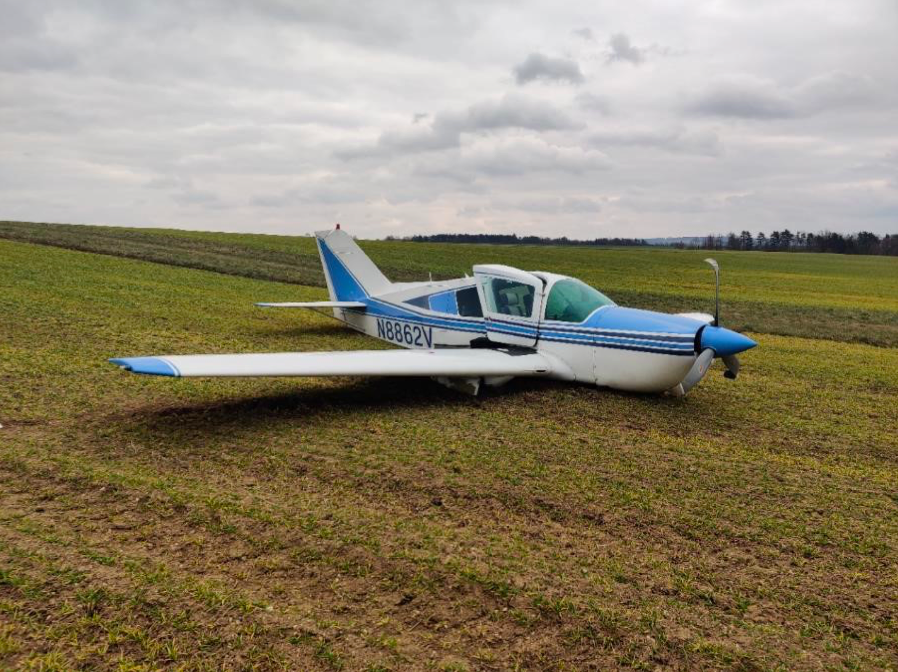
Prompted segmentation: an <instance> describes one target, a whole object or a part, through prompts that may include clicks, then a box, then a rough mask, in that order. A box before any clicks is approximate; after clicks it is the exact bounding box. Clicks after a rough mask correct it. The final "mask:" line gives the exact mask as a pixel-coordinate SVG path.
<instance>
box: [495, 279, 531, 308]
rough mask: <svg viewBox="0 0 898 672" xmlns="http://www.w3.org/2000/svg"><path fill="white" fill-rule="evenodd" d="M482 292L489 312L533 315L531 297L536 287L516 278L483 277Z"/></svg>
mask: <svg viewBox="0 0 898 672" xmlns="http://www.w3.org/2000/svg"><path fill="white" fill-rule="evenodd" d="M483 294H484V296H486V302H487V305H488V306H489V309H490V311H491V312H494V313H500V314H502V315H514V316H515V317H530V316H531V315H533V297H534V295H535V294H536V288H535V287H534V286H533V285H528V284H527V283H524V282H518V281H516V280H504V279H503V278H485V279H484V280H483Z"/></svg>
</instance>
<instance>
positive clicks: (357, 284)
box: [315, 224, 393, 301]
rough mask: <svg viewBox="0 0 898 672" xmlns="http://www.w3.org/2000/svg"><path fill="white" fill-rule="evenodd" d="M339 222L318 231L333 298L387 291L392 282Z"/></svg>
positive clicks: (357, 298)
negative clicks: (327, 229) (340, 226)
mask: <svg viewBox="0 0 898 672" xmlns="http://www.w3.org/2000/svg"><path fill="white" fill-rule="evenodd" d="M337 226H338V228H336V229H332V230H330V231H316V232H315V239H316V242H317V243H318V254H320V255H321V265H322V266H323V267H324V277H325V278H326V279H327V291H328V293H329V294H330V298H331V301H362V300H363V299H366V298H368V297H369V296H370V295H372V294H380V293H382V292H385V291H387V290H388V289H389V288H390V286H391V285H392V284H393V283H391V282H390V281H389V280H388V279H387V277H386V276H385V275H384V274H383V273H381V272H380V269H378V268H377V266H375V265H374V262H373V261H371V259H369V258H368V255H366V254H365V253H364V252H363V251H362V248H360V247H359V246H358V245H357V244H356V242H355V241H354V240H353V239H352V237H351V236H350V235H348V234H347V233H346V232H345V231H342V230H341V229H340V228H339V224H338V225H337Z"/></svg>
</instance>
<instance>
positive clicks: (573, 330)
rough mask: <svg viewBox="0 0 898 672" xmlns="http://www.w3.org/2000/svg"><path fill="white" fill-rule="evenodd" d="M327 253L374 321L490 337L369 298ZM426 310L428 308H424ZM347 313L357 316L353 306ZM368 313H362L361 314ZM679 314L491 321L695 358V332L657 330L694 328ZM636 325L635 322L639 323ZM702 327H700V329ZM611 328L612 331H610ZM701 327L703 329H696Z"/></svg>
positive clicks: (625, 311) (457, 322)
mask: <svg viewBox="0 0 898 672" xmlns="http://www.w3.org/2000/svg"><path fill="white" fill-rule="evenodd" d="M318 242H319V244H320V245H321V249H322V256H323V257H324V259H325V263H326V264H327V267H328V273H329V274H330V276H331V282H332V283H333V285H334V293H335V294H336V295H337V299H338V300H340V301H363V302H364V303H365V304H366V305H367V308H366V310H365V313H363V314H365V315H368V316H372V317H388V318H390V319H393V320H397V321H401V322H408V323H411V324H419V325H422V326H428V327H437V328H440V329H446V330H449V331H459V332H463V333H477V334H486V324H485V321H484V320H483V319H464V318H455V317H452V316H449V315H440V316H435V315H430V314H426V313H423V312H420V310H417V309H415V308H414V307H412V306H409V304H403V305H401V306H400V305H397V304H395V303H391V302H389V301H384V300H383V299H378V298H374V297H371V296H369V295H368V294H367V292H366V291H365V289H364V287H363V286H362V284H361V283H360V282H359V281H358V279H356V277H355V276H354V275H353V274H352V272H351V271H350V270H349V269H348V268H347V267H346V266H345V265H344V264H343V262H342V261H341V260H340V259H339V258H338V257H337V256H336V255H335V254H334V253H333V252H332V251H331V250H330V248H329V247H328V246H327V244H326V243H325V242H324V241H323V240H322V239H320V238H319V239H318ZM421 310H423V309H421ZM612 310H613V311H622V312H621V313H619V314H618V315H614V316H613V319H610V320H605V319H600V318H601V316H602V314H603V313H604V314H607V313H609V312H611V311H612ZM346 311H347V312H355V311H353V310H352V309H351V308H349V309H346ZM357 314H362V313H357ZM624 317H632V318H637V319H635V320H634V321H626V322H627V325H626V326H627V327H628V328H622V327H624V324H623V323H624V322H625V320H624V319H622V318H624ZM668 317H670V318H675V316H668V315H660V314H655V313H650V312H649V311H640V310H635V309H629V308H619V307H618V306H613V307H608V310H597V311H596V312H595V313H593V315H591V316H590V317H589V318H588V319H587V320H586V322H584V323H581V324H579V325H567V324H559V323H557V322H544V323H542V325H540V327H539V328H538V329H537V327H531V326H528V325H525V324H520V323H517V322H510V321H506V320H496V319H493V320H491V327H492V329H493V330H495V331H499V332H501V333H506V334H509V335H513V336H532V337H533V338H537V336H538V337H539V338H541V339H543V340H546V341H553V342H557V343H570V344H573V345H585V346H590V347H601V348H614V349H621V350H635V351H639V352H656V353H660V354H671V355H690V356H691V355H693V354H694V350H693V339H694V334H684V333H682V331H680V333H676V332H672V331H670V330H664V331H661V330H658V331H656V330H654V329H651V327H652V326H654V327H658V326H662V325H663V326H666V327H668V329H670V328H672V327H677V328H678V329H682V330H685V329H684V327H686V328H688V326H692V325H691V322H692V321H688V322H685V323H684V321H683V319H682V318H680V319H672V320H670V321H667V319H666V318H668ZM598 321H601V322H602V327H605V328H601V327H598V326H597V325H596V326H593V325H592V323H593V322H598ZM634 322H635V323H634ZM699 326H700V325H699ZM609 327H610V328H609ZM696 328H697V327H696Z"/></svg>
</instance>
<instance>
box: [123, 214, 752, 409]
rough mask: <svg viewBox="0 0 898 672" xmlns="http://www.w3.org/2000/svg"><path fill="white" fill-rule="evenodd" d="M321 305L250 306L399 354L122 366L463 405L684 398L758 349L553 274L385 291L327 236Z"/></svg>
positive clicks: (479, 275) (342, 243)
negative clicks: (389, 383)
mask: <svg viewBox="0 0 898 672" xmlns="http://www.w3.org/2000/svg"><path fill="white" fill-rule="evenodd" d="M315 238H316V242H317V245H318V253H319V255H320V257H321V263H322V266H323V267H324V276H325V279H326V281H327V291H328V294H329V296H330V300H329V301H304V302H291V303H257V304H256V305H257V306H260V307H263V308H307V309H313V310H318V311H322V310H325V311H328V313H332V314H333V317H334V318H336V319H337V320H339V321H340V322H342V323H344V324H346V325H347V326H349V327H350V328H352V329H355V330H356V331H359V332H361V333H363V334H366V335H368V336H372V337H374V338H377V339H380V340H382V341H386V342H387V343H390V344H391V345H396V346H399V349H391V350H354V351H335V352H282V353H259V354H255V353H245V354H233V355H164V356H150V357H121V358H115V359H110V360H109V361H110V362H112V363H113V364H117V365H118V366H120V367H121V368H123V369H125V370H127V371H131V372H133V373H139V374H147V375H157V376H174V377H195V376H199V377H206V376H407V377H408V376H427V377H431V378H433V379H435V380H436V381H437V382H439V383H441V384H443V385H446V386H447V387H450V388H452V389H456V390H459V391H462V392H466V393H468V394H472V395H477V394H478V393H479V391H480V389H481V386H482V385H485V386H488V387H498V386H500V385H503V384H505V383H507V382H508V381H509V380H511V379H512V378H515V377H522V376H527V377H541V378H551V379H555V380H563V381H577V382H581V383H588V384H593V385H597V386H601V387H609V388H614V389H618V390H624V391H628V392H649V393H652V392H654V393H660V392H668V393H670V394H672V395H674V396H677V397H682V396H685V395H686V394H687V393H688V392H689V391H690V390H691V389H692V388H693V387H695V385H697V384H698V383H699V381H700V380H701V379H702V378H703V377H704V376H705V374H706V373H707V372H708V370H709V369H710V367H711V364H712V362H713V360H714V359H716V358H719V359H721V360H722V361H723V364H724V366H725V367H726V371H725V373H724V375H725V376H726V377H727V378H730V379H735V378H736V376H737V374H738V373H739V360H738V359H737V357H736V355H737V354H738V353H740V352H743V351H745V350H748V349H749V348H753V347H755V345H757V344H756V343H755V342H754V341H753V340H751V339H750V338H748V337H747V336H744V335H742V334H740V333H738V332H735V331H731V330H729V329H725V328H723V327H721V326H720V319H719V316H720V269H719V266H718V265H717V262H716V261H714V260H713V259H706V260H705V261H706V262H708V263H709V264H711V266H712V268H713V269H714V275H715V280H716V304H715V313H714V315H708V314H705V313H680V314H676V315H670V314H666V313H658V312H652V311H648V310H637V309H634V308H625V307H622V306H618V305H617V304H616V303H614V301H612V300H611V299H609V298H608V297H607V296H605V295H604V294H602V293H601V292H599V291H598V290H596V289H594V288H592V287H590V286H589V285H587V284H586V283H584V282H581V281H580V280H577V279H576V278H571V277H567V276H563V275H558V274H556V273H548V272H544V271H522V270H519V269H517V268H512V267H511V266H504V265H498V264H481V265H476V266H474V268H473V272H474V275H473V277H468V276H467V275H466V276H465V277H464V278H458V279H455V280H428V281H424V282H391V281H390V280H388V279H387V277H386V276H385V275H384V274H383V273H381V271H380V270H379V269H378V268H377V266H376V265H375V264H374V262H373V261H371V259H370V258H369V257H368V256H367V255H366V254H365V253H364V252H363V251H362V249H361V248H360V247H359V246H358V244H356V242H355V240H353V238H352V237H351V236H349V235H348V234H347V233H346V232H345V231H344V230H341V229H340V225H339V224H337V226H336V228H335V229H332V230H328V231H318V232H316V233H315Z"/></svg>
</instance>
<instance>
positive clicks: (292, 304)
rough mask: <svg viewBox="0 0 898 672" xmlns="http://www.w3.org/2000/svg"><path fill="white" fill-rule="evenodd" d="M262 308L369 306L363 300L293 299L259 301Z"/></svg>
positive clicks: (258, 304) (361, 307)
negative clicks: (280, 301) (287, 301)
mask: <svg viewBox="0 0 898 672" xmlns="http://www.w3.org/2000/svg"><path fill="white" fill-rule="evenodd" d="M256 305H257V306H259V307H260V308H313V309H314V308H360V309H364V308H366V307H367V306H366V305H365V304H364V303H362V302H361V301H291V302H289V303H257V304H256Z"/></svg>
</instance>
